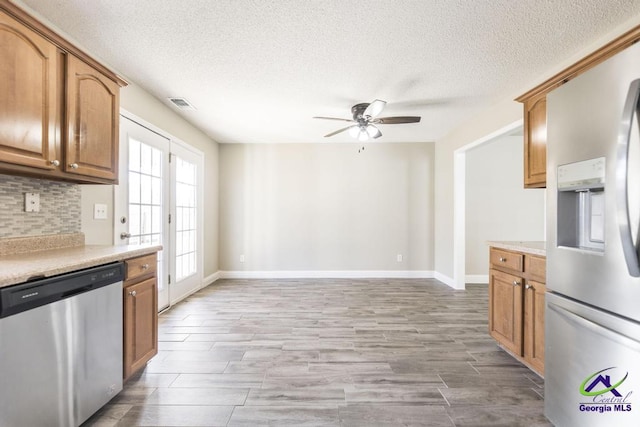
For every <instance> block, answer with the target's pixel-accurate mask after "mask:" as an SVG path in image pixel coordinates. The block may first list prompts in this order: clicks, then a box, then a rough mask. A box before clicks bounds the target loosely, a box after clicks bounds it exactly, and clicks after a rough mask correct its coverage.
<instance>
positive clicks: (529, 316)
mask: <svg viewBox="0 0 640 427" xmlns="http://www.w3.org/2000/svg"><path fill="white" fill-rule="evenodd" d="M546 291H547V287H546V286H545V284H544V283H540V282H535V281H533V280H527V282H526V284H525V291H524V349H523V356H524V360H525V361H526V362H527V364H529V365H530V366H531V367H532V368H533V369H534V370H535V371H537V372H538V373H539V374H540V375H544V294H545V292H546Z"/></svg>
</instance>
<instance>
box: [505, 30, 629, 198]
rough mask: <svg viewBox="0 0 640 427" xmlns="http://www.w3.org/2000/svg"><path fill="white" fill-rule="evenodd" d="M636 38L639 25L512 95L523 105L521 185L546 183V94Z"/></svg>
mask: <svg viewBox="0 0 640 427" xmlns="http://www.w3.org/2000/svg"><path fill="white" fill-rule="evenodd" d="M638 41H640V26H637V27H635V28H633V29H631V30H629V31H627V32H626V33H624V34H622V35H621V36H620V37H618V38H616V39H614V40H612V41H611V42H609V43H607V44H606V45H604V46H602V47H601V48H599V49H597V50H596V51H594V52H593V53H591V54H589V55H587V56H585V57H584V58H583V59H581V60H580V61H578V62H576V63H575V64H573V65H571V66H570V67H568V68H565V69H564V70H562V71H560V72H559V73H558V74H556V75H555V76H553V77H551V78H549V79H547V80H546V81H544V82H542V83H541V84H539V85H538V86H536V87H534V88H533V89H531V90H530V91H528V92H527V93H525V94H523V95H521V96H519V97H518V98H516V101H518V102H522V104H523V105H524V187H525V188H543V187H546V186H547V167H546V163H547V94H548V93H549V92H551V91H552V90H553V89H555V88H557V87H558V86H561V85H563V84H564V83H566V82H568V81H569V80H571V79H573V78H575V77H576V76H578V75H580V74H582V73H584V72H585V71H587V70H588V69H590V68H592V67H593V66H595V65H597V64H599V63H601V62H603V61H605V60H607V59H608V58H610V57H612V56H613V55H615V54H616V53H618V52H621V51H622V50H624V49H626V48H627V47H629V46H631V45H632V44H634V43H636V42H638Z"/></svg>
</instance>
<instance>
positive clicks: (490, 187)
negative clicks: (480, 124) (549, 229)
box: [465, 135, 545, 276]
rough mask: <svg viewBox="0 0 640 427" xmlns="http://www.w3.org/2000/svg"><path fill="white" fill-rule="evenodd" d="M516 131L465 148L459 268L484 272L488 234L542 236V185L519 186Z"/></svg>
mask: <svg viewBox="0 0 640 427" xmlns="http://www.w3.org/2000/svg"><path fill="white" fill-rule="evenodd" d="M523 151H524V148H523V144H522V136H521V135H520V136H502V137H498V138H496V139H495V140H492V141H489V142H486V143H484V144H482V145H480V146H478V147H475V148H472V149H470V150H468V151H466V153H465V155H466V162H465V164H466V173H465V180H466V185H465V190H466V191H465V198H466V201H465V209H466V213H465V219H466V230H465V237H466V243H465V273H466V275H467V276H469V275H482V276H487V275H488V274H489V271H488V270H489V248H488V246H487V241H488V240H516V241H531V240H536V241H539V240H544V239H545V237H544V217H545V209H544V194H545V190H544V189H538V188H536V189H525V188H523V169H524V162H523V161H522V159H523V158H524V157H523V156H524V152H523Z"/></svg>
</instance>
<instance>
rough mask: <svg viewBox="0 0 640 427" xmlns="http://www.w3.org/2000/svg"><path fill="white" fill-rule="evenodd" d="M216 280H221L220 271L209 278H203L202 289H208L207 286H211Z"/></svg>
mask: <svg viewBox="0 0 640 427" xmlns="http://www.w3.org/2000/svg"><path fill="white" fill-rule="evenodd" d="M216 280H220V271H216V272H215V273H213V274H210V275H208V276H207V277H205V278H203V279H202V287H201V288H206V287H207V286H209V285H211V284H212V283H213V282H215V281H216Z"/></svg>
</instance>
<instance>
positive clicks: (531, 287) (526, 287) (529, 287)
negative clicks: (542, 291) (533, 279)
mask: <svg viewBox="0 0 640 427" xmlns="http://www.w3.org/2000/svg"><path fill="white" fill-rule="evenodd" d="M524 288H525V289H527V290H528V289H533V290H535V288H534V287H533V286H531V285H524Z"/></svg>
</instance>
